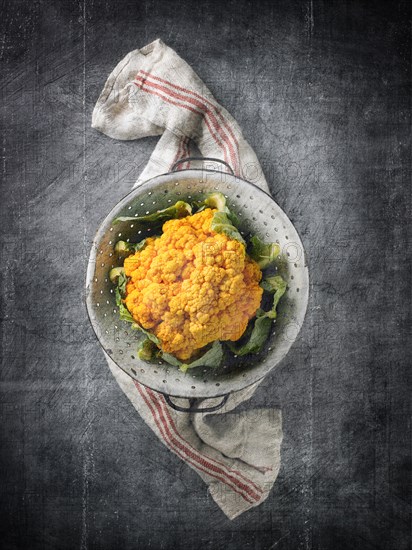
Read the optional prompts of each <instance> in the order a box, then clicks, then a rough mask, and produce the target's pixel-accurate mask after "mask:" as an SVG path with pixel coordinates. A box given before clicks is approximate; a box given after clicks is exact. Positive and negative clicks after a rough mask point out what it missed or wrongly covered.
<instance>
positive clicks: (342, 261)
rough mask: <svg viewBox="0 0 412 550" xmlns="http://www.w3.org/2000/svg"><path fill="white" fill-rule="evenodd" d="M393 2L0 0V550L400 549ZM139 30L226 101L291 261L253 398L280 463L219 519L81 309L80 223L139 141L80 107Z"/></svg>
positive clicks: (399, 101) (402, 348)
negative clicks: (292, 288) (274, 423)
mask: <svg viewBox="0 0 412 550" xmlns="http://www.w3.org/2000/svg"><path fill="white" fill-rule="evenodd" d="M360 4H362V5H360ZM409 9H410V8H409V6H408V2H389V1H388V2H376V1H375V2H362V3H359V2H357V1H353V2H352V1H347V0H339V1H327V2H326V1H325V2H322V1H317V0H313V1H312V0H310V1H308V2H303V1H302V2H301V1H292V2H291V1H290V0H284V1H280V2H276V3H268V4H263V3H249V2H240V1H239V0H236V1H234V0H227V1H226V2H224V3H223V4H222V5H219V3H217V2H204V3H196V4H195V3H193V4H192V3H191V2H190V1H189V0H182V2H180V3H171V2H167V1H166V0H165V1H163V2H152V1H146V0H145V1H142V2H131V1H129V2H113V3H110V2H102V3H100V2H96V1H92V0H84V2H82V1H81V0H79V2H74V1H71V2H64V1H54V2H45V1H42V0H37V1H33V2H23V1H10V2H3V3H2V17H1V22H0V38H1V41H0V52H1V64H2V65H1V66H2V68H1V78H2V81H3V84H2V88H1V94H2V103H3V107H2V122H3V132H2V144H1V148H2V155H1V156H2V176H3V177H2V180H3V183H2V200H1V204H0V221H1V229H2V233H1V271H0V273H1V300H2V301H1V312H2V313H1V340H0V342H1V346H2V360H1V375H0V376H1V379H0V380H1V383H0V407H1V416H2V419H1V439H0V448H1V462H0V473H1V485H0V495H1V511H0V518H1V519H0V530H1V536H0V538H1V547H2V548H6V549H15V548H30V549H33V550H34V549H37V548H44V549H51V548H53V549H54V548H59V549H60V548H62V549H66V548H67V549H70V550H72V549H74V548H81V549H112V548H113V549H114V548H116V549H117V548H121V549H137V548H138V549H140V548H143V549H144V548H154V549H163V548H164V549H168V548H176V549H177V548H213V549H214V550H215V549H220V548H222V549H223V548H224V549H233V550H238V549H240V548H242V549H243V548H245V549H260V548H262V549H277V550H278V549H291V550H296V549H300V548H302V549H323V550H330V549H340V548H342V549H351V550H354V549H362V550H369V549H382V550H391V549H393V550H405V549H407V548H410V542H411V539H410V507H409V502H410V501H409V489H410V483H411V478H410V469H409V467H410V461H409V460H410V449H411V446H410V444H411V435H410V425H409V415H410V402H409V390H408V385H409V389H410V365H409V364H408V363H409V359H410V347H409V348H408V337H409V336H410V330H411V316H410V302H411V294H410V291H411V282H412V281H411V270H410V265H409V264H408V253H410V249H409V250H408V225H409V224H410V215H411V209H410V207H411V202H410V184H411V181H410V160H411V159H410V148H409V147H410V142H409V139H410V118H409V116H410V97H411V96H410V93H411V89H410V42H409V21H410V12H409ZM158 37H160V38H162V39H163V40H164V41H165V42H166V43H168V44H169V45H170V46H172V47H173V48H175V49H176V50H177V52H178V53H180V54H181V55H182V56H183V57H184V58H185V59H186V60H187V61H188V62H189V63H190V64H191V65H192V66H193V67H194V69H195V70H196V71H197V72H198V74H199V75H200V76H201V77H202V78H203V79H204V81H205V82H206V84H207V85H208V86H209V87H210V89H211V90H212V92H213V93H214V94H215V96H216V98H217V99H218V100H219V101H221V102H222V103H223V104H224V105H225V107H226V108H227V109H228V110H229V111H230V112H231V113H232V114H233V115H234V117H235V118H236V119H237V120H238V122H239V124H240V125H241V127H242V128H243V130H244V134H245V136H246V138H247V139H248V140H249V142H250V143H251V145H252V146H253V147H254V148H255V150H256V153H257V155H258V157H259V159H260V160H261V162H262V165H263V167H264V170H265V173H266V175H267V178H268V180H269V182H270V185H271V189H272V191H273V194H274V196H275V198H276V200H277V202H278V203H279V204H280V205H281V207H282V208H283V209H284V210H285V211H286V212H287V213H288V215H289V216H290V217H291V219H292V220H293V222H294V223H295V225H296V227H297V229H298V231H299V232H300V234H301V236H302V239H303V241H304V244H305V246H306V250H307V253H308V259H309V266H310V274H311V296H310V304H309V310H308V315H307V318H306V322H305V326H304V330H303V332H302V334H301V338H300V340H299V342H297V343H296V345H295V346H294V347H293V349H292V351H291V352H290V353H289V355H288V356H287V358H286V360H285V361H284V362H283V363H282V364H281V365H280V366H279V368H278V369H276V371H275V372H273V373H272V374H271V375H270V376H268V377H267V379H265V381H264V382H263V384H262V386H261V387H260V389H259V390H258V392H257V394H256V396H255V398H254V403H255V404H256V405H264V404H268V405H275V404H279V405H280V406H281V408H282V411H283V416H284V443H283V447H282V458H283V462H282V467H281V471H280V474H279V477H278V480H277V482H276V484H275V487H274V489H273V491H272V493H271V494H270V497H269V498H268V500H267V501H266V502H265V503H264V504H263V505H262V506H260V507H259V508H257V509H254V510H252V511H250V512H248V513H246V514H244V515H242V516H240V517H239V518H237V519H236V520H234V521H233V522H230V521H228V520H227V519H226V518H225V516H224V515H223V514H222V512H221V511H220V510H219V509H218V508H217V506H216V505H215V504H214V503H213V501H212V499H211V498H210V496H209V495H208V494H207V492H206V489H205V486H204V484H203V483H202V482H201V480H200V478H198V476H197V475H196V474H195V473H194V472H193V471H192V470H190V469H189V468H188V467H186V466H184V465H182V463H181V462H180V460H179V459H178V458H177V457H175V456H174V455H172V454H171V453H170V452H169V451H167V450H166V448H165V447H163V446H162V445H161V444H160V443H159V441H158V440H157V439H156V438H155V437H154V435H153V434H152V432H151V431H150V430H149V429H148V428H147V427H146V426H145V425H144V423H143V421H142V420H141V419H140V417H139V416H138V415H137V414H136V412H135V411H134V410H133V409H132V406H131V405H130V403H129V402H128V400H127V399H126V398H125V397H124V395H123V394H122V392H121V391H120V389H119V388H118V387H117V385H116V383H115V381H114V379H113V378H112V376H111V374H110V373H109V370H108V368H107V365H106V362H105V360H104V358H103V355H102V352H101V350H100V349H99V346H98V344H97V342H96V340H95V338H94V335H93V333H92V330H91V328H90V327H89V324H88V320H87V317H86V311H85V308H84V305H83V299H84V290H83V284H84V278H85V265H86V260H87V256H88V253H89V247H90V243H91V239H92V237H93V234H94V232H95V230H96V228H97V226H98V224H99V222H100V221H101V220H102V218H103V217H104V215H105V214H106V212H107V211H108V210H109V209H110V208H111V207H112V206H113V205H114V204H115V203H116V202H117V201H118V200H119V199H120V198H121V197H122V196H123V195H125V194H126V193H127V192H128V190H129V189H130V187H131V185H132V183H133V182H134V181H135V179H136V178H137V176H138V174H139V172H140V171H141V169H142V167H143V166H144V165H145V163H146V161H147V160H148V158H149V155H150V153H151V151H152V150H153V147H154V145H155V143H156V139H154V138H150V139H147V140H142V141H140V142H128V143H121V142H116V141H113V140H111V139H109V138H107V137H105V136H103V135H100V134H98V133H97V132H95V131H93V130H92V129H91V128H90V121H91V112H92V108H93V105H94V103H95V101H96V99H97V97H98V94H99V92H100V90H101V88H102V86H103V84H104V81H105V79H106V77H107V75H108V73H109V72H110V71H111V70H112V68H113V67H114V65H115V64H116V63H117V62H118V61H119V60H120V59H121V58H122V57H123V56H124V55H125V54H126V53H127V52H129V51H130V50H132V49H135V48H137V47H141V46H143V45H145V44H147V43H148V42H150V41H152V40H153V39H155V38H158ZM409 236H410V233H409ZM409 242H410V240H409ZM409 344H410V343H409Z"/></svg>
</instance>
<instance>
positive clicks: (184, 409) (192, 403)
mask: <svg viewBox="0 0 412 550" xmlns="http://www.w3.org/2000/svg"><path fill="white" fill-rule="evenodd" d="M163 395H164V398H165V400H166V403H167V404H168V405H170V406H171V407H172V409H174V410H175V411H179V412H186V413H205V412H213V411H217V410H219V409H221V408H222V407H223V405H224V404H225V403H226V401H227V400H228V399H229V394H228V393H227V394H226V395H224V396H223V399H222V401H221V402H220V403H219V405H215V406H214V407H203V408H201V409H199V408H198V407H195V403H196V401H197V399H189V403H190V406H189V407H180V406H179V405H176V404H175V403H173V401H172V400H171V399H170V395H167V394H163Z"/></svg>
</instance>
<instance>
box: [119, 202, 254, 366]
mask: <svg viewBox="0 0 412 550" xmlns="http://www.w3.org/2000/svg"><path fill="white" fill-rule="evenodd" d="M214 212H216V210H214V209H211V208H207V209H206V210H203V211H202V212H198V213H197V214H194V215H192V216H187V217H186V218H181V219H173V220H169V221H167V222H165V223H164V224H163V234H162V235H161V236H160V237H150V238H148V239H147V240H146V245H145V247H144V248H143V249H142V250H140V251H138V252H136V253H135V254H132V255H131V256H129V257H127V258H126V259H125V262H124V269H125V274H126V276H127V277H129V282H128V284H127V285H126V298H125V304H126V307H127V309H128V310H129V311H130V313H131V315H132V316H133V318H134V319H135V321H136V322H137V323H139V325H141V326H142V327H143V328H145V329H148V330H150V331H151V332H153V333H154V334H155V335H156V336H157V337H158V338H159V340H160V341H161V347H162V350H163V351H165V352H167V353H170V354H172V355H174V356H175V357H177V358H178V359H180V360H183V361H186V360H188V359H190V358H191V356H192V355H193V354H195V352H196V351H197V350H199V349H200V348H203V347H204V346H206V345H207V344H209V343H210V342H213V341H215V340H233V341H235V340H238V339H239V338H240V337H241V336H242V334H243V333H244V331H245V329H246V326H247V324H248V321H249V319H251V318H252V317H254V316H255V314H256V310H257V309H258V307H259V305H260V302H261V299H262V292H263V289H262V288H261V287H260V286H259V281H260V280H261V278H262V272H261V270H260V268H259V266H258V264H257V263H256V262H255V261H253V260H252V259H251V258H249V257H248V256H247V255H246V252H245V246H244V245H243V244H242V243H240V242H239V241H237V240H234V239H230V238H229V237H227V236H226V235H224V234H220V233H216V232H214V231H212V230H211V229H210V224H211V221H212V217H213V214H214Z"/></svg>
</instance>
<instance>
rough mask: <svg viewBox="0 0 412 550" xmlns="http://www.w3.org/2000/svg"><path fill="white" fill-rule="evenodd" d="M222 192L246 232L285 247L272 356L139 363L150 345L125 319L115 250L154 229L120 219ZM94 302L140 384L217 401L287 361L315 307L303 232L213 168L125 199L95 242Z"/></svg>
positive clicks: (159, 181) (114, 350)
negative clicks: (209, 362) (189, 365)
mask: <svg viewBox="0 0 412 550" xmlns="http://www.w3.org/2000/svg"><path fill="white" fill-rule="evenodd" d="M216 191H220V192H221V193H223V194H224V195H225V196H226V197H227V204H228V206H229V208H230V209H231V210H232V211H233V212H234V213H236V214H237V216H238V217H239V220H240V230H241V233H242V234H243V235H244V236H245V237H246V239H247V236H248V235H249V234H256V235H259V236H260V237H261V238H262V239H263V240H265V241H270V242H277V243H279V245H280V247H281V259H280V265H281V268H280V269H281V274H282V276H283V277H284V278H285V280H286V282H287V285H288V288H287V292H286V294H285V295H284V296H283V298H282V299H281V301H280V303H279V306H278V316H277V319H276V320H275V321H274V323H273V325H272V330H271V333H270V337H269V339H268V341H267V343H266V345H265V347H264V350H263V351H262V352H261V353H259V354H257V355H248V356H243V357H240V356H239V357H236V356H235V357H233V356H229V354H228V356H227V357H226V358H225V361H224V363H223V364H222V366H221V367H219V368H208V367H197V368H194V369H189V370H188V371H187V372H186V373H183V372H181V371H180V370H179V369H178V368H177V367H173V366H171V365H169V364H167V363H165V362H164V361H162V360H159V361H158V362H157V364H149V363H146V362H144V361H142V360H140V359H139V358H138V355H137V349H138V347H139V345H140V343H141V341H142V340H143V339H144V335H143V334H141V333H140V332H139V331H136V330H134V329H131V328H130V325H129V324H128V323H126V322H123V321H120V320H119V313H118V308H117V307H116V302H115V295H114V288H113V285H112V284H111V282H110V279H109V271H110V269H111V268H112V267H116V266H117V265H118V264H117V256H116V254H115V252H114V245H115V244H116V242H117V241H118V240H124V241H128V240H130V242H137V241H140V240H142V239H144V238H145V237H148V236H150V235H151V234H153V233H152V231H153V230H151V228H150V227H149V228H147V229H146V230H142V229H139V230H138V231H137V230H136V228H135V227H134V224H133V222H121V223H117V224H116V225H113V220H114V219H115V218H118V217H119V216H141V215H144V214H146V213H151V212H154V211H156V210H160V209H163V208H166V207H167V206H170V205H171V204H174V203H175V202H176V201H178V200H184V201H187V202H189V203H190V202H191V201H194V200H202V199H204V197H205V195H207V194H209V193H212V192H216ZM86 302H87V309H88V313H89V317H90V321H91V323H92V325H93V328H94V330H95V332H96V335H97V337H98V339H99V341H100V343H101V345H102V347H103V348H104V350H105V351H106V353H107V354H108V355H109V356H110V357H111V358H112V359H113V361H114V362H115V363H117V365H118V366H119V367H120V368H121V369H123V370H124V371H125V372H126V373H127V374H129V375H130V376H131V377H132V378H134V379H135V380H137V381H139V382H140V383H142V384H144V385H146V386H148V387H150V388H151V389H153V390H155V391H158V392H161V393H163V394H165V395H167V396H177V397H185V398H210V397H217V396H221V395H226V394H230V393H231V392H233V391H237V390H240V389H242V388H245V387H246V386H249V385H250V384H253V383H254V382H256V381H257V380H259V379H261V378H262V377H263V376H265V374H267V373H268V372H269V371H270V370H271V369H272V368H273V367H275V365H277V364H278V363H279V362H280V361H281V360H282V358H283V357H285V355H286V354H287V352H288V350H289V349H290V347H291V345H292V343H293V342H294V340H295V339H296V337H297V336H298V333H299V330H300V328H301V326H302V323H303V319H304V316H305V312H306V307H307V302H308V269H307V266H306V260H305V253H304V249H303V245H302V242H301V240H300V238H299V235H298V233H297V232H296V229H295V228H294V226H293V224H292V223H291V221H290V220H289V219H288V217H287V216H286V214H285V213H284V212H283V211H282V209H281V208H280V207H279V206H278V205H277V204H276V202H275V201H274V200H273V198H272V197H271V196H269V195H268V194H267V193H265V192H264V191H262V190H261V189H260V188H258V187H256V186H255V185H253V184H251V183H249V182H247V181H245V180H242V179H240V178H238V177H236V176H234V175H232V174H228V173H225V172H219V171H216V170H209V169H188V170H182V171H177V172H171V173H168V174H164V175H161V176H157V177H155V178H153V179H151V180H149V181H147V182H146V183H144V184H143V185H141V186H139V187H138V188H137V189H135V190H133V191H132V192H131V193H129V194H128V195H127V196H126V197H124V198H123V199H122V200H121V201H120V202H119V203H118V204H117V205H116V206H115V207H114V208H113V210H112V211H111V212H110V213H109V214H108V216H107V217H106V218H105V220H104V221H103V223H102V224H101V226H100V228H99V230H98V231H97V234H96V237H95V239H94V241H93V246H92V250H91V253H90V258H89V264H88V269H87V281H86Z"/></svg>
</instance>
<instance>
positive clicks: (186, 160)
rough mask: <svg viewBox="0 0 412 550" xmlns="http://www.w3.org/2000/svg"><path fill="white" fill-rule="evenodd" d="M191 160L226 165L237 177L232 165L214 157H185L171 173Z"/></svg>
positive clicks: (176, 164) (177, 162) (174, 166)
mask: <svg viewBox="0 0 412 550" xmlns="http://www.w3.org/2000/svg"><path fill="white" fill-rule="evenodd" d="M191 160H211V161H213V162H220V163H221V164H224V165H225V166H226V167H227V168H229V170H230V172H231V174H232V176H234V175H235V172H234V170H233V168H232V167H231V166H230V164H228V163H227V162H225V161H224V160H221V159H216V158H213V157H185V158H183V159H179V160H177V161H176V162H175V163H174V165H173V166H172V168H171V169H170V171H171V172H174V171H175V169H176V166H179V164H182V163H183V162H189V161H191Z"/></svg>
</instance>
